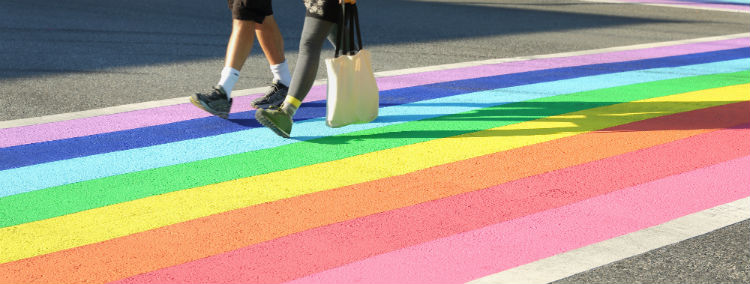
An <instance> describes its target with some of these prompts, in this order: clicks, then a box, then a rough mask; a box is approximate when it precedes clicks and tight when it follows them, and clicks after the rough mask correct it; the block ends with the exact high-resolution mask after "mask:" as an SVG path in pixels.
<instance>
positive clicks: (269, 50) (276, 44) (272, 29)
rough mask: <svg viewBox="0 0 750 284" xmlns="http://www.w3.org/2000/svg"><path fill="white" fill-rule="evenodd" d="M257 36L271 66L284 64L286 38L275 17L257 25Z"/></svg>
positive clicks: (269, 17) (268, 17) (270, 17)
mask: <svg viewBox="0 0 750 284" xmlns="http://www.w3.org/2000/svg"><path fill="white" fill-rule="evenodd" d="M255 35H256V36H258V43H260V47H261V48H263V53H265V54H266V59H268V63H269V64H270V65H276V64H280V63H282V62H284V60H285V58H284V38H283V37H282V36H281V31H280V30H279V26H278V25H277V24H276V20H275V19H274V18H273V15H271V16H267V17H266V18H265V19H263V23H262V24H256V25H255ZM251 42H252V41H251ZM238 70H239V69H238Z"/></svg>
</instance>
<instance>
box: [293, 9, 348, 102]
mask: <svg viewBox="0 0 750 284" xmlns="http://www.w3.org/2000/svg"><path fill="white" fill-rule="evenodd" d="M336 26H337V24H336V23H333V22H329V21H326V20H322V19H319V18H315V17H305V25H304V27H302V37H301V38H300V42H299V54H298V57H297V63H296V65H295V67H294V75H292V83H291V84H290V85H289V93H288V94H287V95H288V96H292V97H294V98H295V99H297V100H299V101H300V102H301V101H302V100H304V99H305V96H307V93H309V92H310V89H311V88H312V85H313V82H314V81H315V76H316V75H317V74H318V66H319V64H320V52H321V50H322V49H323V41H324V40H325V39H326V38H328V40H329V41H330V42H331V43H333V44H334V47H335V45H336V43H335V42H336ZM295 110H296V109H295ZM295 110H292V111H295Z"/></svg>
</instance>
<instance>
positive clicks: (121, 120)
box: [0, 38, 750, 148]
mask: <svg viewBox="0 0 750 284" xmlns="http://www.w3.org/2000/svg"><path fill="white" fill-rule="evenodd" d="M748 45H750V38H738V39H730V40H720V41H711V42H702V43H694V44H683V45H674V46H666V47H655V48H647V49H639V50H629V51H619V52H611V53H601V54H592V55H580V56H571V57H559V58H550V59H537V60H527V61H518V62H509V63H500V64H492V65H484V66H475V67H466V68H456V69H450V70H440V71H430V72H422V73H415V74H407V75H398V76H391V77H383V78H379V79H378V86H379V88H380V89H381V90H383V91H385V90H391V89H398V88H407V87H412V86H419V85H425V84H432V83H439V82H447V81H455V80H463V79H471V78H479V77H487V76H496V75H503V74H511V73H519V72H528V71H535V70H543V69H551V68H561V67H570V66H581V65H589V64H601V63H612V62H623V61H631V60H640V59H648V58H657V57H666V56H676V55H684V54H691V53H700V52H710V51H717V50H725V49H733V48H738V47H746V46H748ZM259 95H260V94H254V95H250V96H244V97H238V98H237V100H236V102H235V108H234V112H242V111H248V110H250V107H249V104H250V101H251V100H253V99H254V98H257V97H258V96H259ZM324 98H325V86H316V87H313V89H312V90H311V92H310V94H309V95H308V96H307V98H306V101H315V100H322V99H324ZM186 100H187V99H186ZM206 116H208V115H207V114H206V113H204V112H202V111H200V110H197V109H196V108H195V107H193V106H192V105H190V104H189V103H186V104H179V105H172V106H164V107H158V108H152V109H144V110H137V111H131V112H125V113H118V114H112V115H105V116H97V117H90V118H82V119H75V120H68V121H60V122H53V123H45V124H38V125H29V126H23V127H15V128H6V129H0V148H1V147H11V146H16V145H24V144H30V143H36V142H43V141H51V140H58V139H65V138H71V137H80V136H87V135H94V134H99V133H107V132H114V131H121V130H128V129H134V128H139V127H147V126H153V125H159V124H167V123H172V122H178V121H183V120H190V119H196V118H202V117H206Z"/></svg>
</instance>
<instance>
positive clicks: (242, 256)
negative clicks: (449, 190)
mask: <svg viewBox="0 0 750 284" xmlns="http://www.w3.org/2000/svg"><path fill="white" fill-rule="evenodd" d="M744 127H750V125H745V126H744ZM748 139H750V130H748V129H741V130H738V129H729V130H719V131H715V132H710V133H706V134H702V135H698V136H693V137H690V138H687V139H683V140H679V141H675V142H672V143H668V144H663V145H659V146H655V147H651V148H648V149H643V150H640V151H636V152H632V153H628V154H624V155H620V156H615V157H611V158H607V159H603V160H600V161H596V162H592V163H588V164H584V165H579V166H576V167H570V168H566V169H562V170H558V171H554V172H549V173H546V174H542V175H538V176H534V177H530V178H526V179H522V180H518V181H514V182H509V183H505V184H501V185H499V186H495V187H492V188H489V189H485V190H480V191H475V192H470V193H466V194H461V195H457V196H453V197H449V198H444V199H440V200H436V201H432V202H427V203H422V204H418V205H415V206H410V207H405V208H401V209H398V210H392V211H388V212H384V213H380V214H376V215H371V216H368V217H363V218H359V219H354V220H351V221H347V222H342V223H337V224H332V225H329V226H325V227H321V228H317V229H313V230H308V231H304V232H300V233H297V234H293V235H289V236H286V237H283V238H279V239H275V240H272V241H269V242H265V243H262V244H258V245H254V246H249V247H246V248H242V249H238V250H235V251H231V252H228V253H224V254H220V255H216V256H212V257H208V258H204V259H200V260H196V261H193V262H189V263H186V264H183V265H178V266H173V267H169V268H165V269H161V270H157V271H154V272H151V273H146V274H143V275H139V276H135V277H132V278H128V279H125V280H123V281H121V282H122V283H146V282H152V281H156V282H171V283H180V282H201V283H216V282H218V283H242V282H262V283H277V282H282V281H288V280H291V279H295V278H298V277H303V276H305V275H309V274H312V273H316V272H320V271H325V270H327V269H331V268H335V267H338V266H342V265H346V264H349V263H353V262H356V261H360V260H363V259H366V258H368V257H372V256H375V255H378V254H382V253H388V252H391V251H396V250H399V249H401V248H403V247H408V246H412V245H418V244H420V243H424V242H430V241H433V240H435V239H438V238H442V237H445V236H450V235H453V234H458V233H462V232H466V231H470V230H475V229H479V228H482V227H485V226H489V225H492V224H496V223H499V222H504V221H508V220H512V219H514V218H521V217H523V216H526V215H529V214H534V213H536V212H540V211H544V210H548V209H550V208H556V207H560V206H565V205H567V204H571V203H575V202H578V201H581V200H585V199H586V198H591V197H594V196H598V195H602V194H606V193H609V192H611V191H615V190H617V189H621V188H627V187H630V186H634V185H637V184H640V183H644V182H648V181H652V180H656V179H660V178H664V177H667V176H670V175H674V174H679V173H682V172H685V171H690V170H693V169H696V168H701V167H706V166H709V165H713V164H715V163H719V162H722V161H726V160H729V159H734V158H737V157H742V156H745V155H748V154H750V147H749V146H750V145H747V143H746V142H744V141H748ZM590 150H595V149H590ZM685 156H689V157H691V159H689V160H685V159H683V158H684V157H685ZM482 170H487V169H478V171H482ZM617 173H620V175H621V176H619V177H618V176H617V175H616V174H617ZM571 177H574V178H571ZM552 186H554V187H552ZM551 187H552V188H551ZM571 189H573V190H571ZM311 214H313V212H311ZM469 270H471V269H469ZM355 274H356V272H355ZM376 274H377V273H376ZM407 278H408V277H407ZM407 278H404V279H407ZM321 279H322V278H321ZM404 279H397V278H396V279H395V280H398V281H397V282H396V283H401V282H403V280H404ZM395 280H394V279H391V278H388V281H387V282H393V281H395ZM324 282H326V281H324ZM334 282H338V281H334ZM347 282H349V281H343V283H347ZM424 283H431V281H427V282H424Z"/></svg>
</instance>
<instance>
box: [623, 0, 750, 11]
mask: <svg viewBox="0 0 750 284" xmlns="http://www.w3.org/2000/svg"><path fill="white" fill-rule="evenodd" d="M620 1H622V2H632V3H644V4H669V5H680V6H695V7H706V8H716V9H726V10H738V11H750V6H747V5H742V4H731V3H726V4H721V3H697V2H689V1H674V0H620Z"/></svg>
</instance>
